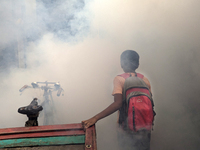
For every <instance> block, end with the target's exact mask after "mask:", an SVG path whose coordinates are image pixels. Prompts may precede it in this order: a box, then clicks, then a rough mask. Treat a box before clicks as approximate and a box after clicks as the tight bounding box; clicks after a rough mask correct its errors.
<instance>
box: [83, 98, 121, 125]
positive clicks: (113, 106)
mask: <svg viewBox="0 0 200 150" xmlns="http://www.w3.org/2000/svg"><path fill="white" fill-rule="evenodd" d="M121 106H122V94H115V95H114V102H113V103H112V104H110V106H108V107H107V108H106V109H104V110H103V111H102V112H100V113H98V114H97V115H95V116H94V117H92V118H90V119H88V120H85V121H82V125H83V127H84V128H88V127H90V126H92V125H93V124H95V123H96V122H97V121H98V120H100V119H102V118H104V117H107V116H109V115H110V114H112V113H114V112H115V111H117V110H118V109H119V108H120V107H121Z"/></svg>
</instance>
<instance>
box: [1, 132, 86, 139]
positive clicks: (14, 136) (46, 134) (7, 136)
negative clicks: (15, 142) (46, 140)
mask: <svg viewBox="0 0 200 150" xmlns="http://www.w3.org/2000/svg"><path fill="white" fill-rule="evenodd" d="M70 135H85V132H84V131H83V130H67V131H53V132H52V131H47V132H35V133H16V134H4V135H0V140H4V139H17V138H31V137H50V136H70Z"/></svg>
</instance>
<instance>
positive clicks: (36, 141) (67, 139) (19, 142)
mask: <svg viewBox="0 0 200 150" xmlns="http://www.w3.org/2000/svg"><path fill="white" fill-rule="evenodd" d="M83 143H85V136H84V135H79V136H59V137H45V138H25V139H10V140H1V141H0V148H6V147H27V146H50V145H65V144H83Z"/></svg>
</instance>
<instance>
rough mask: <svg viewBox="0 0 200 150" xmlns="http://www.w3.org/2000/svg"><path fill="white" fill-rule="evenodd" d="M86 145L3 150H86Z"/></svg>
mask: <svg viewBox="0 0 200 150" xmlns="http://www.w3.org/2000/svg"><path fill="white" fill-rule="evenodd" d="M84 149H85V145H84V144H81V145H63V146H40V147H20V148H3V149H2V150H84Z"/></svg>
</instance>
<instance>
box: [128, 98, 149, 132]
mask: <svg viewBox="0 0 200 150" xmlns="http://www.w3.org/2000/svg"><path fill="white" fill-rule="evenodd" d="M127 123H128V127H129V129H130V130H132V131H138V130H141V129H147V130H151V128H152V123H153V110H152V104H151V101H150V100H149V98H148V97H147V96H145V95H140V96H134V97H131V98H130V99H129V106H128V118H127Z"/></svg>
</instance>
